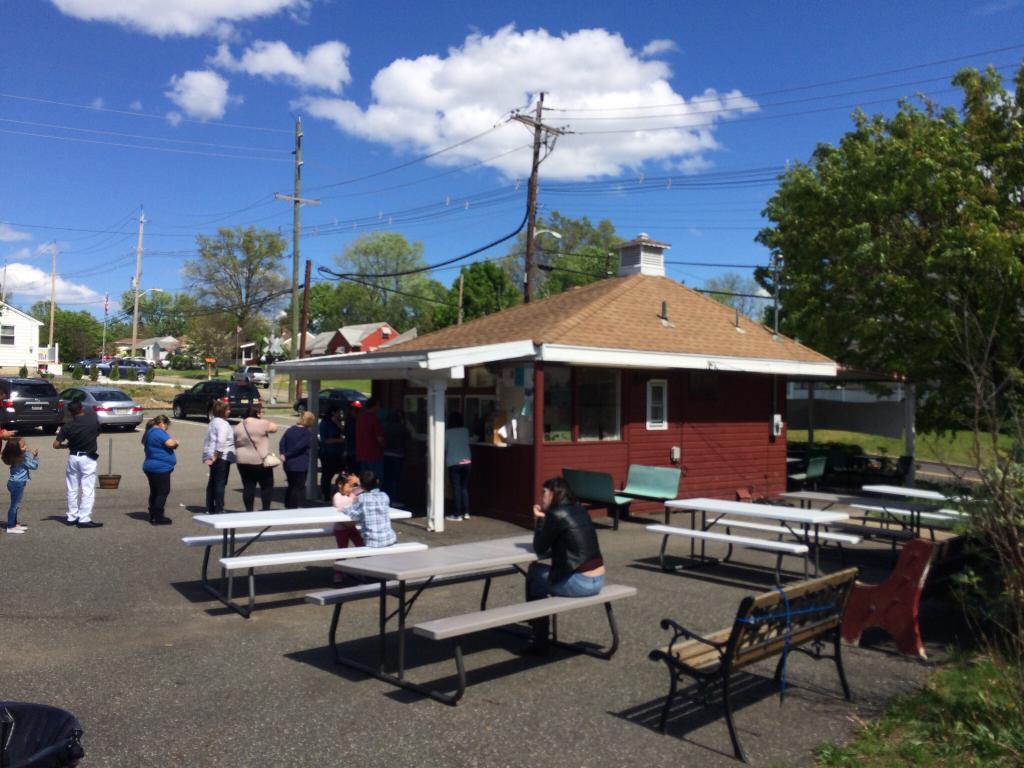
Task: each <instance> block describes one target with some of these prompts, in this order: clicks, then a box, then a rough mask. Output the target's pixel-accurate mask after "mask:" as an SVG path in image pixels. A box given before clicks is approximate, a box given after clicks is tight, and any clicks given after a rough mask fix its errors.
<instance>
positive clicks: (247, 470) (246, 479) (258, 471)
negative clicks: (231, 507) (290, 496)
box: [238, 464, 274, 512]
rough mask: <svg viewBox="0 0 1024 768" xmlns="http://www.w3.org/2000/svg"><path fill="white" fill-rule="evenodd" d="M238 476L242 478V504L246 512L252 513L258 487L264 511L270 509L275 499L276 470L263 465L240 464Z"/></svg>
mask: <svg viewBox="0 0 1024 768" xmlns="http://www.w3.org/2000/svg"><path fill="white" fill-rule="evenodd" d="M238 474H239V475H241V476H242V503H243V504H244V505H245V511H246V512H252V510H253V507H254V506H255V501H256V486H257V485H259V487H260V502H262V504H263V507H262V508H263V510H264V511H266V510H268V509H270V502H271V501H272V500H273V498H274V470H273V469H272V468H271V467H264V466H263V465H262V464H239V465H238Z"/></svg>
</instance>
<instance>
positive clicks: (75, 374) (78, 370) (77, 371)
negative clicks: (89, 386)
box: [71, 365, 85, 381]
mask: <svg viewBox="0 0 1024 768" xmlns="http://www.w3.org/2000/svg"><path fill="white" fill-rule="evenodd" d="M83 376H85V371H83V370H82V366H80V365H76V366H75V367H74V368H72V369H71V378H72V379H74V380H75V381H81V380H82V377H83Z"/></svg>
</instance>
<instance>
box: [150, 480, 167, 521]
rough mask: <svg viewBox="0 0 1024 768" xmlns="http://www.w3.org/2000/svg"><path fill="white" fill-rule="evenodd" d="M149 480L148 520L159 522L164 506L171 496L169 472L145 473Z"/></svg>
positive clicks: (162, 515)
mask: <svg viewBox="0 0 1024 768" xmlns="http://www.w3.org/2000/svg"><path fill="white" fill-rule="evenodd" d="M146 479H147V480H149V519H150V520H159V519H160V518H162V517H164V505H165V504H166V503H167V497H168V496H170V495H171V473H170V472H146Z"/></svg>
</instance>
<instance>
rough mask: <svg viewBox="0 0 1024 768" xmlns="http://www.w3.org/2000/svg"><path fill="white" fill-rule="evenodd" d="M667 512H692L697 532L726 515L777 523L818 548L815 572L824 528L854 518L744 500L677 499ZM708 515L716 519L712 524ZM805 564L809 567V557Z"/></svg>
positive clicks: (817, 569)
mask: <svg viewBox="0 0 1024 768" xmlns="http://www.w3.org/2000/svg"><path fill="white" fill-rule="evenodd" d="M665 507H666V508H667V509H678V510H682V511H686V512H689V513H690V527H691V528H692V529H694V530H700V531H707V530H708V529H709V528H710V527H711V526H713V525H717V524H719V521H720V520H721V519H722V518H724V517H725V516H726V515H734V516H739V517H753V518H762V519H769V520H777V521H779V522H780V523H782V525H783V526H784V527H785V528H786V529H787V530H788V531H789V533H790V534H791V535H792V536H794V537H795V538H796V539H797V540H799V541H802V542H804V543H805V544H809V545H813V547H814V573H815V575H817V574H818V573H819V571H820V567H819V566H820V564H819V558H818V549H819V544H820V542H821V538H820V531H821V526H823V525H829V524H831V523H841V522H846V521H847V520H849V519H850V516H849V515H848V514H847V513H846V512H839V511H832V510H819V509H794V508H793V507H782V506H776V505H773V504H750V503H748V502H744V501H726V500H723V499H708V498H695V499H676V500H674V501H668V502H665ZM698 512H699V513H700V527H699V528H697V513H698ZM708 515H711V516H712V519H711V521H710V522H709V521H708ZM691 557H694V559H697V558H696V557H695V553H694V550H693V542H692V541H691ZM804 557H805V564H806V555H805V556H804ZM699 560H700V561H705V560H707V558H706V556H705V554H704V542H703V540H702V541H701V554H700V558H699Z"/></svg>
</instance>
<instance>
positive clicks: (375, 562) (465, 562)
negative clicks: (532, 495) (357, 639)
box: [330, 535, 538, 701]
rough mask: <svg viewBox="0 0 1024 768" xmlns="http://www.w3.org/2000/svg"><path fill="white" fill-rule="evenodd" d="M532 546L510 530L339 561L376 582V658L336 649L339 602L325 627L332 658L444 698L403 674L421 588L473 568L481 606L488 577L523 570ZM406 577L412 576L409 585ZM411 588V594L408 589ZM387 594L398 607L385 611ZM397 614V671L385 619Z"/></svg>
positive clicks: (468, 575)
mask: <svg viewBox="0 0 1024 768" xmlns="http://www.w3.org/2000/svg"><path fill="white" fill-rule="evenodd" d="M537 559H538V558H537V555H536V553H535V552H534V550H533V536H532V535H523V536H511V537H508V538H502V539H490V540H486V541H474V542H470V543H468V544H452V545H450V546H446V547H434V548H431V549H427V550H423V551H420V552H410V553H408V554H388V553H387V552H386V551H384V552H382V553H381V554H379V555H374V556H372V557H364V558H361V559H359V560H346V561H339V562H338V563H336V564H335V566H334V567H335V569H336V570H338V571H340V572H342V573H347V574H350V575H353V576H357V577H361V578H363V579H369V580H373V581H376V582H378V583H379V585H380V591H379V598H378V599H379V601H380V611H379V622H378V659H377V665H376V666H373V665H372V664H369V663H366V662H363V661H361V660H359V659H354V658H350V657H347V656H343V655H341V654H340V653H339V652H338V649H337V644H336V631H337V623H338V615H339V613H340V609H341V604H340V603H338V604H336V605H335V614H334V618H333V620H332V624H331V629H330V642H331V646H332V648H333V649H334V652H335V661H337V662H338V663H339V664H344V665H345V666H348V667H352V668H354V669H358V670H360V671H362V672H365V673H366V674H368V675H372V676H373V677H376V678H377V679H379V680H383V681H385V682H388V683H391V684H392V685H397V686H399V687H403V688H409V689H411V690H415V691H417V692H419V693H423V694H426V695H427V696H430V697H431V698H434V699H437V700H439V701H446V700H447V699H446V698H445V697H444V696H439V695H438V693H437V692H436V691H435V690H433V689H431V688H427V687H424V686H421V685H418V684H416V683H413V682H411V681H409V680H407V679H406V678H405V645H406V643H405V640H406V627H405V624H406V618H407V616H408V613H409V611H410V609H411V608H412V605H413V604H414V603H415V602H416V599H417V598H418V597H419V596H420V593H421V592H422V591H423V590H424V589H427V588H429V587H430V586H431V582H432V581H433V580H434V579H435V578H449V577H466V578H465V579H464V580H467V581H468V580H471V579H473V578H474V575H475V574H479V578H480V579H484V580H485V586H484V593H483V599H482V601H481V610H483V609H485V608H486V603H487V595H488V591H489V589H490V581H491V578H492V576H493V575H494V573H495V572H496V571H499V570H500V569H502V568H507V567H509V566H514V567H515V568H516V570H519V571H520V572H522V573H523V574H524V575H525V570H523V566H525V565H528V564H529V563H532V562H534V561H535V560H537ZM409 582H414V584H413V585H410V584H409ZM410 590H412V595H411V596H410V594H409V592H410ZM388 594H396V596H397V597H398V607H397V608H396V609H395V610H394V611H393V612H392V613H390V614H388V611H387V597H388ZM395 617H397V619H398V649H397V657H396V659H395V664H396V665H397V671H396V672H395V673H391V672H388V671H387V667H388V663H387V662H388V658H387V624H388V622H389V621H390V619H392V618H395Z"/></svg>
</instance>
